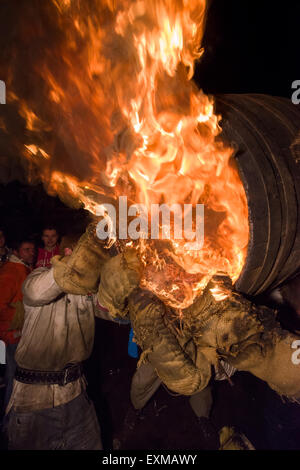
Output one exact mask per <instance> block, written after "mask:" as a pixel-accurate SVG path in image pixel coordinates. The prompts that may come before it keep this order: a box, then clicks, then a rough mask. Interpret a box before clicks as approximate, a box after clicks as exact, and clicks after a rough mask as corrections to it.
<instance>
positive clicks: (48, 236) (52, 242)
mask: <svg viewBox="0 0 300 470" xmlns="http://www.w3.org/2000/svg"><path fill="white" fill-rule="evenodd" d="M42 240H43V242H44V245H45V249H46V250H48V251H51V250H53V248H55V246H56V244H57V240H58V233H57V231H56V230H54V229H53V230H48V229H46V230H44V231H43V235H42Z"/></svg>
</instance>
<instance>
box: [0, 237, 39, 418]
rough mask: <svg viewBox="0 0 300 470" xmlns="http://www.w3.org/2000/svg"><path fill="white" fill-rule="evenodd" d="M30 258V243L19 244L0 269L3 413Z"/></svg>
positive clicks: (8, 394)
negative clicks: (4, 353)
mask: <svg viewBox="0 0 300 470" xmlns="http://www.w3.org/2000/svg"><path fill="white" fill-rule="evenodd" d="M34 257H35V245H34V243H33V242H31V241H30V240H22V241H20V242H19V243H18V244H17V245H16V246H15V249H14V250H13V254H11V255H10V257H9V259H8V261H7V262H6V263H5V264H4V265H3V266H2V267H1V269H0V339H1V340H2V341H4V343H5V345H6V369H5V378H4V379H5V384H6V390H5V397H4V409H5V408H6V405H7V404H8V401H9V398H10V395H11V391H12V384H13V378H14V373H15V368H16V363H15V360H14V355H15V351H16V349H17V345H18V342H19V340H20V336H21V330H22V326H23V320H24V313H23V312H24V309H23V303H22V299H23V294H22V284H23V282H24V281H25V279H26V277H27V276H28V274H29V273H30V272H31V266H32V264H33V261H34Z"/></svg>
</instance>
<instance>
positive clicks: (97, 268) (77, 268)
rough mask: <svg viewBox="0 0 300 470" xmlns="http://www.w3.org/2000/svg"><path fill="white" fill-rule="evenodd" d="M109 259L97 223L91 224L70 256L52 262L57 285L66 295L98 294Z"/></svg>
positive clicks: (55, 257)
mask: <svg viewBox="0 0 300 470" xmlns="http://www.w3.org/2000/svg"><path fill="white" fill-rule="evenodd" d="M108 259H109V253H108V249H107V248H106V245H105V242H103V241H101V240H100V239H99V238H98V237H97V235H96V223H92V224H90V225H89V226H88V227H87V229H86V232H85V233H84V234H83V235H82V236H81V238H80V239H79V241H78V243H77V245H76V247H75V248H74V250H73V252H72V254H71V255H70V256H65V257H61V256H54V257H53V258H52V260H51V263H52V266H53V275H54V279H55V281H56V283H57V284H58V285H59V287H60V288H61V289H62V290H63V291H64V292H66V293H69V294H79V295H86V294H88V293H96V292H97V288H98V285H99V281H100V273H101V268H102V266H103V265H104V263H105V262H106V261H107V260H108Z"/></svg>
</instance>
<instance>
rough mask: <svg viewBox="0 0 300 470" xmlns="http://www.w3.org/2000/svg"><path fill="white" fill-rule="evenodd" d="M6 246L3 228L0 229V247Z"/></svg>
mask: <svg viewBox="0 0 300 470" xmlns="http://www.w3.org/2000/svg"><path fill="white" fill-rule="evenodd" d="M4 246H5V236H4V233H3V232H2V230H0V248H3V247H4Z"/></svg>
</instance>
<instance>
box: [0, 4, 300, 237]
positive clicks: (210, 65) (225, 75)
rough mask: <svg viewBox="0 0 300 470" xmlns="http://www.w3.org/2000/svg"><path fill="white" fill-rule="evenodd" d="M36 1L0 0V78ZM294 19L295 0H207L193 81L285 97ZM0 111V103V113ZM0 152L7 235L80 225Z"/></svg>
mask: <svg viewBox="0 0 300 470" xmlns="http://www.w3.org/2000/svg"><path fill="white" fill-rule="evenodd" d="M42 2H44V0H1V1H0V46H1V49H0V79H4V80H5V75H6V68H7V65H8V62H9V59H10V56H9V51H10V41H14V22H15V19H16V17H18V18H19V19H20V15H24V11H25V10H26V7H27V6H28V4H29V3H30V4H32V5H34V6H35V8H36V10H35V11H36V12H37V13H36V14H38V11H39V4H41V3H42ZM24 9H25V10H24ZM33 11H34V10H33ZM18 15H19V16H18ZM299 18H300V2H297V1H285V2H273V1H262V0H260V1H259V0H242V1H241V0H212V1H211V6H210V10H209V14H208V18H207V25H206V33H205V36H204V41H203V45H204V48H205V54H204V56H203V58H202V60H201V62H200V63H199V64H198V65H197V67H196V71H195V76H194V79H195V81H196V82H197V84H198V85H199V87H201V88H203V90H204V91H205V92H206V93H209V94H217V93H253V92H255V93H265V94H271V95H277V96H285V97H287V98H290V97H291V95H292V89H291V84H292V82H293V81H294V80H297V79H298V80H300V60H299V55H300V54H299V52H300V28H299ZM24 21H26V18H25V19H24ZM20 47H21V45H20ZM23 73H24V74H26V69H24V70H23ZM299 106H300V105H299ZM2 110H3V108H2V107H1V106H0V117H1V112H2ZM5 151H6V150H5V149H4V148H3V146H2V147H1V142H0V176H1V178H0V181H1V182H2V183H6V184H1V185H0V225H2V226H4V227H5V229H6V230H7V233H8V238H9V239H13V238H16V234H18V235H20V233H22V234H23V233H25V234H26V235H27V234H30V233H33V234H35V235H37V234H38V232H39V231H40V230H41V228H42V226H43V225H44V224H45V223H48V222H53V221H54V222H55V221H56V222H57V225H58V228H59V229H60V231H62V232H64V231H66V226H67V227H68V228H69V227H70V226H74V224H75V225H76V226H77V227H80V226H81V225H82V226H84V225H85V223H86V220H87V215H86V213H85V211H74V210H72V209H69V208H66V207H65V206H64V205H63V203H62V202H61V201H60V200H59V199H58V198H57V197H56V198H53V197H50V196H48V195H47V194H46V193H45V191H44V190H43V187H42V185H41V184H39V185H35V186H33V187H30V188H28V186H27V184H26V182H25V181H24V179H23V181H22V177H21V176H20V169H18V168H17V165H15V166H14V164H13V163H12V165H11V168H10V170H9V171H8V170H7V167H5V168H4V163H3V161H4V160H3V154H4V152H5ZM10 151H11V149H10ZM16 158H17V156H16ZM12 161H13V160H12ZM16 180H19V182H18V181H16ZM20 180H21V182H20Z"/></svg>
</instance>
